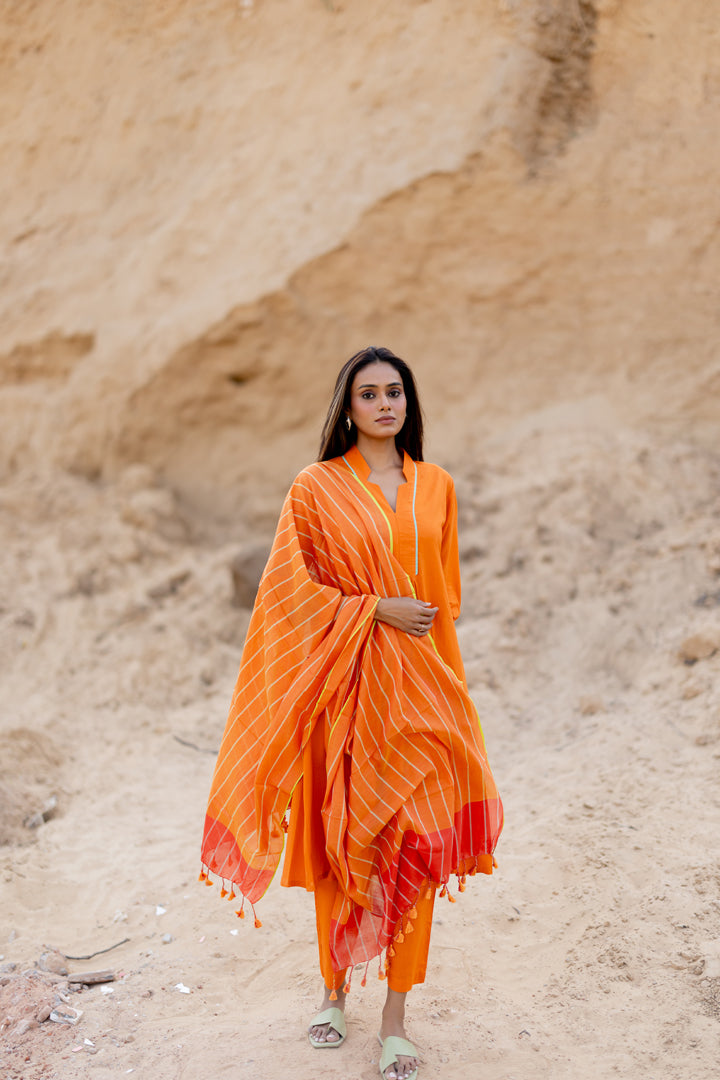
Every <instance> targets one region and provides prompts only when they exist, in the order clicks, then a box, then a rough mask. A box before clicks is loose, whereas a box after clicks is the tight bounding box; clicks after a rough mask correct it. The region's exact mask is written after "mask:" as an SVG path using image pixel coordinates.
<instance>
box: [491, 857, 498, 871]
mask: <svg viewBox="0 0 720 1080" xmlns="http://www.w3.org/2000/svg"><path fill="white" fill-rule="evenodd" d="M492 861H493V866H494V867H495V869H496V870H497V859H496V858H495V856H494V855H493V857H492Z"/></svg>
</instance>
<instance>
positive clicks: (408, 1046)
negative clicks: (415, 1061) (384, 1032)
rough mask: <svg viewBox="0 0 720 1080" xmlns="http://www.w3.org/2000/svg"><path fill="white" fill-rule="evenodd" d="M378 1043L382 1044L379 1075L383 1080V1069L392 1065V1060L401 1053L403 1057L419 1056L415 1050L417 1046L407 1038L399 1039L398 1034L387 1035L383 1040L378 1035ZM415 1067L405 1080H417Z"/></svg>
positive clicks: (395, 1059)
mask: <svg viewBox="0 0 720 1080" xmlns="http://www.w3.org/2000/svg"><path fill="white" fill-rule="evenodd" d="M378 1039H379V1040H380V1045H381V1046H382V1054H381V1055H380V1075H381V1076H382V1078H383V1080H385V1070H386V1069H387V1068H388V1066H390V1065H392V1063H393V1062H394V1061H397V1059H398V1058H399V1057H400V1056H401V1055H402V1056H403V1057H414V1058H416V1057H420V1055H419V1054H418V1052H417V1047H415V1046H413V1044H412V1043H411V1042H409V1041H408V1040H407V1039H401V1038H400V1036H399V1035H388V1037H387V1039H386V1040H385V1042H383V1040H382V1038H381V1037H380V1036H379V1035H378ZM417 1074H418V1071H417V1069H413V1071H412V1072H411V1073H410V1075H409V1076H408V1077H407V1078H406V1080H417Z"/></svg>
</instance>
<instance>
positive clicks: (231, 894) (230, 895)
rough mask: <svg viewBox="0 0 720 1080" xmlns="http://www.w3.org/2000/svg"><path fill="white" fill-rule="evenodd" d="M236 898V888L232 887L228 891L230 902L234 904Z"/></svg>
mask: <svg viewBox="0 0 720 1080" xmlns="http://www.w3.org/2000/svg"><path fill="white" fill-rule="evenodd" d="M234 899H235V890H234V889H230V892H229V893H228V904H232V902H233V900H234Z"/></svg>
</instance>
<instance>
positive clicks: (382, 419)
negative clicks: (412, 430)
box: [375, 416, 395, 424]
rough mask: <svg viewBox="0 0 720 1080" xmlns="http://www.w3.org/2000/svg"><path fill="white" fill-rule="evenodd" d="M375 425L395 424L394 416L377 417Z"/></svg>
mask: <svg viewBox="0 0 720 1080" xmlns="http://www.w3.org/2000/svg"><path fill="white" fill-rule="evenodd" d="M375 423H376V424H394V423H395V417H394V416H379V417H378V419H377V420H376V421H375Z"/></svg>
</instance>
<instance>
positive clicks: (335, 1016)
mask: <svg viewBox="0 0 720 1080" xmlns="http://www.w3.org/2000/svg"><path fill="white" fill-rule="evenodd" d="M320 1024H329V1025H330V1027H331V1028H332V1029H333V1030H334V1031H337V1033H338V1035H339V1036H340V1038H339V1039H334V1040H333V1041H332V1042H320V1041H319V1040H318V1039H314V1038H313V1037H312V1035H311V1034H310V1032H309V1031H308V1039H309V1040H310V1045H311V1046H314V1047H315V1049H316V1050H334V1049H335V1047H337V1046H342V1044H343V1043H344V1042H345V1039H346V1037H347V1028H346V1027H345V1014H344V1012H343V1011H342V1009H325V1011H324V1012H321V1013H318V1014H317V1016H315V1017H313V1019H312V1020H311V1021H310V1027H319V1026H320Z"/></svg>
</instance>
